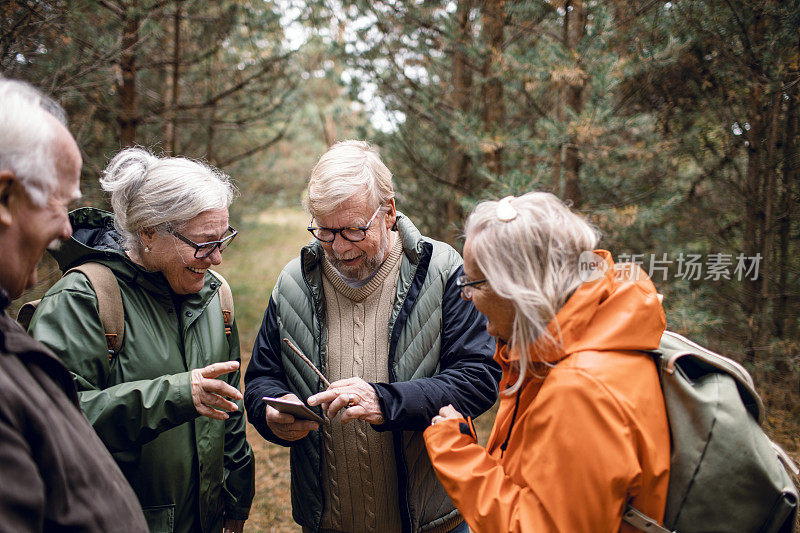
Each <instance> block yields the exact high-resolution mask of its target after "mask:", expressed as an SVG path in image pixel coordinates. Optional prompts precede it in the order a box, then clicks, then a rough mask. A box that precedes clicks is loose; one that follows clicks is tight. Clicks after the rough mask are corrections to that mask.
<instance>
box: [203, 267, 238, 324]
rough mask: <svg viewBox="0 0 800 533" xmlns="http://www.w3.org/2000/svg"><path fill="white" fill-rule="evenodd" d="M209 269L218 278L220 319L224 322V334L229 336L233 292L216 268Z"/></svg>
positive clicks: (231, 320)
mask: <svg viewBox="0 0 800 533" xmlns="http://www.w3.org/2000/svg"><path fill="white" fill-rule="evenodd" d="M209 271H210V272H211V273H212V274H214V276H215V277H216V278H217V279H218V280H219V282H220V287H219V304H220V306H221V307H222V321H223V322H224V323H225V336H226V337H230V336H231V332H232V328H233V311H234V309H233V293H232V292H231V286H230V285H228V280H226V279H225V278H224V277H223V276H222V274H220V273H219V272H217V271H216V270H211V269H209Z"/></svg>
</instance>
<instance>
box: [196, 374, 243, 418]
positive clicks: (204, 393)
mask: <svg viewBox="0 0 800 533" xmlns="http://www.w3.org/2000/svg"><path fill="white" fill-rule="evenodd" d="M238 368H239V363H238V362H237V361H225V362H223V363H214V364H211V365H208V366H207V367H205V368H195V369H194V370H192V401H193V402H194V407H195V409H197V412H198V413H200V414H201V415H203V416H207V417H208V418H213V419H214V420H226V419H227V418H228V414H227V413H226V412H225V411H238V410H239V407H238V406H237V405H236V404H235V403H233V402H231V401H228V399H230V400H234V401H238V400H241V399H242V393H241V392H239V391H238V390H237V389H236V387H232V386H230V385H228V384H227V383H225V382H224V381H222V380H220V379H215V378H217V377H219V376H221V375H222V374H227V373H229V372H233V371H235V370H236V369H238ZM226 398H227V399H226Z"/></svg>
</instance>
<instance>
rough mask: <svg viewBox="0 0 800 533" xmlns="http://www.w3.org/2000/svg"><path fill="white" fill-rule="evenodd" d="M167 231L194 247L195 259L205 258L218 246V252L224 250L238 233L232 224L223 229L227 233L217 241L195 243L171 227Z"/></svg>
mask: <svg viewBox="0 0 800 533" xmlns="http://www.w3.org/2000/svg"><path fill="white" fill-rule="evenodd" d="M168 231H169V232H170V233H171V234H172V235H174V236H175V237H177V238H178V239H180V240H182V241H183V242H185V243H186V244H188V245H189V246H191V247H192V248H194V256H195V258H196V259H205V258H206V257H208V256H209V255H211V254H213V253H214V250H216V249H217V248H219V253H222V252H224V251H225V248H227V247H228V245H229V244H230V243H231V241H233V238H234V237H236V236H237V235H238V234H239V232H238V231H236V230H235V229H233V226H228V229H227V230H226V231H225V233H227V234H228V235H225V236H224V237H222V239H220V240H218V241H209V242H201V243H196V242H194V241H192V240H191V239H187V238H186V237H184V236H183V235H181V234H180V233H178V232H177V231H175V230H173V229H171V230H168Z"/></svg>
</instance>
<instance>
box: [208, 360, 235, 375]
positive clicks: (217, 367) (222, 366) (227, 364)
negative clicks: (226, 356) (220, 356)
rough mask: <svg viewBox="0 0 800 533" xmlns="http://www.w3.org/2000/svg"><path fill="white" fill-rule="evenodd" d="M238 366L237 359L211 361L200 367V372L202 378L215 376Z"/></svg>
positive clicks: (231, 370)
mask: <svg viewBox="0 0 800 533" xmlns="http://www.w3.org/2000/svg"><path fill="white" fill-rule="evenodd" d="M238 368H239V361H223V362H221V363H212V364H210V365H208V366H207V367H205V368H201V369H200V374H202V376H203V377H204V378H216V377H219V376H221V375H222V374H227V373H229V372H233V371H234V370H237V369H238Z"/></svg>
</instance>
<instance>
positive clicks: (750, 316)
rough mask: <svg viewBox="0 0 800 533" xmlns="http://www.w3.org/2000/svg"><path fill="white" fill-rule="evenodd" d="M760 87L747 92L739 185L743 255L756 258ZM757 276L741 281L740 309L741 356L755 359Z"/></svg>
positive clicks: (758, 245)
mask: <svg viewBox="0 0 800 533" xmlns="http://www.w3.org/2000/svg"><path fill="white" fill-rule="evenodd" d="M762 94H763V92H762V89H761V87H760V86H756V87H754V88H753V89H752V90H751V92H750V113H749V115H750V116H749V117H748V118H749V120H750V131H749V134H748V146H747V174H746V177H745V179H746V183H745V186H744V187H743V189H744V192H745V198H744V204H745V206H744V207H745V209H744V211H745V212H744V221H743V224H744V243H743V244H744V250H745V256H746V257H756V255H757V254H760V253H761V250H762V248H761V244H762V243H761V242H760V241H761V239H760V238H759V237H760V236H759V235H758V229H759V225H760V224H759V216H760V211H759V208H760V206H761V193H762V187H761V182H762V174H761V169H762V165H761V161H762V159H763V157H762V153H763V149H762V148H763V130H764V128H763V111H762V103H761V99H762ZM760 289H761V277H760V273H759V277H758V278H757V279H751V277H750V276H747V279H745V280H744V290H743V294H742V299H741V301H742V309H743V310H744V315H745V319H746V320H747V341H746V344H747V345H746V347H745V355H746V357H747V359H748V360H749V361H755V358H756V345H757V343H758V338H759V332H758V320H759V318H758V315H759V314H760V313H761V298H760V297H761V290H760Z"/></svg>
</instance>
